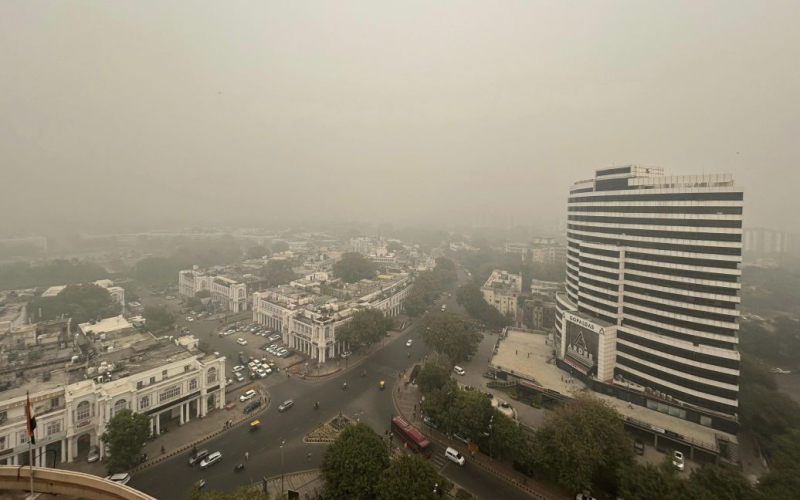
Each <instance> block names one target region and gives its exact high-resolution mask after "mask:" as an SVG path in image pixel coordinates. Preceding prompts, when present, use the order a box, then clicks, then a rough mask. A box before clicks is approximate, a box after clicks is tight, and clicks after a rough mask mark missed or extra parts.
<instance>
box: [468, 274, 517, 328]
mask: <svg viewBox="0 0 800 500" xmlns="http://www.w3.org/2000/svg"><path fill="white" fill-rule="evenodd" d="M456 301H457V302H458V304H459V305H461V306H463V307H464V309H466V310H467V313H469V315H470V316H472V317H473V318H475V319H477V320H478V321H480V322H481V323H483V324H484V325H486V326H487V327H489V328H496V327H504V326H508V325H510V324H511V323H513V321H512V320H511V319H509V318H508V317H506V316H503V314H501V313H500V311H498V310H497V309H495V308H494V307H492V306H491V305H489V303H488V302H486V301H485V300H484V298H483V292H481V289H480V287H478V285H476V284H474V283H467V284H466V285H463V286H461V287H459V288H458V290H457V291H456Z"/></svg>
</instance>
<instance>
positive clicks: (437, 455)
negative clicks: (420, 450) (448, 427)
mask: <svg viewBox="0 0 800 500" xmlns="http://www.w3.org/2000/svg"><path fill="white" fill-rule="evenodd" d="M431 462H432V463H433V466H434V468H436V470H437V471H439V470H442V467H444V466H445V465H447V459H446V458H445V457H444V453H442V452H441V451H435V452H434V453H433V455H431Z"/></svg>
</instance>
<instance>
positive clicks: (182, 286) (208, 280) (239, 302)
mask: <svg viewBox="0 0 800 500" xmlns="http://www.w3.org/2000/svg"><path fill="white" fill-rule="evenodd" d="M178 290H179V292H180V294H181V295H183V296H184V297H194V296H195V294H196V293H197V292H199V291H201V290H208V291H209V293H210V294H211V300H212V302H214V303H216V304H217V305H219V306H220V307H222V308H223V309H224V310H227V311H231V312H234V313H238V312H242V311H246V310H247V283H245V282H243V281H240V280H238V279H234V278H231V277H228V276H223V275H215V274H212V273H207V272H206V271H201V270H198V269H190V270H185V271H180V272H179V273H178Z"/></svg>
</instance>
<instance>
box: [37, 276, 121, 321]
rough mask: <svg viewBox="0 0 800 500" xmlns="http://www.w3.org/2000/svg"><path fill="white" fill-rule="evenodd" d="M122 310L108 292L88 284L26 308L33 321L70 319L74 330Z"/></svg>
mask: <svg viewBox="0 0 800 500" xmlns="http://www.w3.org/2000/svg"><path fill="white" fill-rule="evenodd" d="M121 310H122V306H121V305H120V304H118V303H116V302H114V300H113V299H112V298H111V294H109V293H108V290H106V289H105V288H103V287H101V286H98V285H95V284H91V283H90V284H86V285H70V286H68V287H66V288H65V289H63V290H62V291H61V292H60V293H59V294H58V295H56V296H55V297H39V298H36V299H34V300H32V301H31V302H30V303H29V304H28V314H29V315H31V317H32V319H33V320H34V321H45V320H49V319H55V318H59V317H62V316H64V317H70V318H72V327H73V328H74V329H77V328H78V325H79V324H81V323H86V322H87V321H90V320H93V319H103V318H110V317H112V316H116V315H118V314H119V313H120V312H121Z"/></svg>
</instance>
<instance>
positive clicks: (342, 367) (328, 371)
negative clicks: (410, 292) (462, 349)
mask: <svg viewBox="0 0 800 500" xmlns="http://www.w3.org/2000/svg"><path fill="white" fill-rule="evenodd" d="M394 319H395V321H397V323H398V324H400V323H402V322H406V323H407V325H406V327H405V328H404V329H403V330H391V331H390V332H389V336H388V337H385V338H384V339H383V341H382V342H381V343H380V345H378V344H376V345H374V346H371V347H368V348H367V349H365V350H364V351H362V352H360V353H355V354H351V355H350V356H348V357H347V358H345V359H344V360H342V359H340V358H334V359H329V360H328V361H327V362H325V364H323V365H321V366H312V365H311V364H309V367H308V373H306V368H305V360H304V361H302V362H300V363H296V364H295V365H292V366H291V367H287V369H289V372H290V373H291V374H292V375H295V376H297V377H299V378H302V379H306V380H322V379H325V378H328V377H330V376H333V375H335V374H338V373H342V372H345V371H349V370H352V369H353V368H354V367H356V366H358V365H360V364H361V363H362V362H363V361H364V360H365V359H367V358H369V357H370V355H372V354H373V353H375V352H377V351H379V350H380V349H382V348H383V347H385V346H387V345H389V344H391V343H392V342H394V341H396V340H397V339H398V338H400V336H401V335H402V334H404V333H405V332H407V331H408V329H409V328H411V327H412V326H414V325H415V324H416V321H415V320H411V319H410V318H407V317H405V316H398V317H396V318H394ZM309 363H310V362H309Z"/></svg>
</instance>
